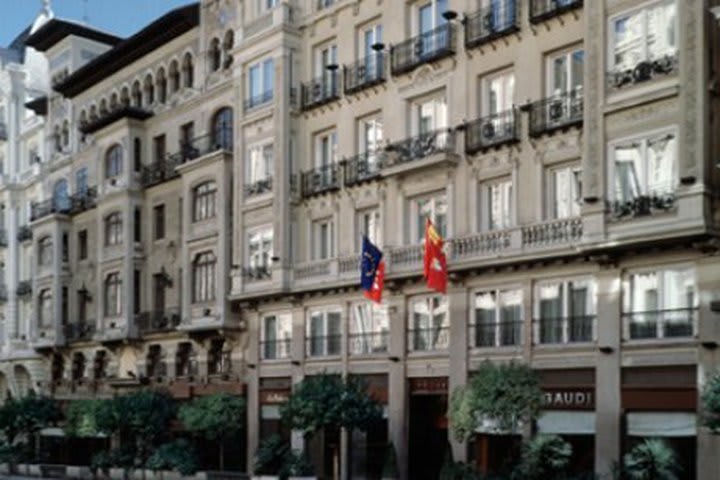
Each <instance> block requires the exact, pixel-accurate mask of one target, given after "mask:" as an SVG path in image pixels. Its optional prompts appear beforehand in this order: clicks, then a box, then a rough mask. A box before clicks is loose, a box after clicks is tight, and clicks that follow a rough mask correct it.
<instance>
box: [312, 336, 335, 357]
mask: <svg viewBox="0 0 720 480" xmlns="http://www.w3.org/2000/svg"><path fill="white" fill-rule="evenodd" d="M305 342H306V348H307V350H306V354H307V356H308V357H329V356H333V355H340V352H341V350H342V349H341V344H342V335H315V336H311V337H308V338H306V339H305Z"/></svg>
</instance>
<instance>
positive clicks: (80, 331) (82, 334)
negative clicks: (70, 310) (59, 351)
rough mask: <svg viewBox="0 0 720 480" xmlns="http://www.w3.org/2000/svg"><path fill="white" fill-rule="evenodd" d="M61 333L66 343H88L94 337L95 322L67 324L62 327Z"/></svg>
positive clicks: (86, 321)
mask: <svg viewBox="0 0 720 480" xmlns="http://www.w3.org/2000/svg"><path fill="white" fill-rule="evenodd" d="M63 331H64V333H65V341H67V342H68V343H73V342H83V341H89V340H92V338H93V335H95V321H94V320H85V321H84V322H78V323H68V324H67V325H64V326H63Z"/></svg>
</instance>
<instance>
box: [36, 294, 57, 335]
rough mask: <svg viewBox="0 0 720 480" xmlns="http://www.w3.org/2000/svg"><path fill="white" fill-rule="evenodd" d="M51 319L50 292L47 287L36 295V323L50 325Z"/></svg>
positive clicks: (41, 325) (44, 325) (51, 304)
mask: <svg viewBox="0 0 720 480" xmlns="http://www.w3.org/2000/svg"><path fill="white" fill-rule="evenodd" d="M52 321H53V302H52V293H51V292H50V289H49V288H45V289H43V290H41V291H40V295H39V296H38V325H39V326H40V327H50V326H52Z"/></svg>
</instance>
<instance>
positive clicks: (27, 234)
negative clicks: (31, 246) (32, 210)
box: [17, 225, 33, 242]
mask: <svg viewBox="0 0 720 480" xmlns="http://www.w3.org/2000/svg"><path fill="white" fill-rule="evenodd" d="M32 237H33V233H32V228H30V227H29V226H27V225H22V226H21V227H19V228H18V233H17V239H18V242H26V241H28V240H32Z"/></svg>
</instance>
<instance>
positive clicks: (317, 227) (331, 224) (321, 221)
mask: <svg viewBox="0 0 720 480" xmlns="http://www.w3.org/2000/svg"><path fill="white" fill-rule="evenodd" d="M324 225H325V226H327V230H326V231H325V234H324V235H323V232H322V227H323V226H324ZM310 228H311V236H312V237H311V242H310V248H311V257H312V259H313V260H329V259H332V258H335V256H336V252H335V235H336V232H335V230H336V229H335V219H334V218H333V217H323V218H318V219H315V220H312V223H311V227H310ZM323 236H325V241H326V245H327V252H325V253H323V249H322V246H323V244H322V237H323Z"/></svg>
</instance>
